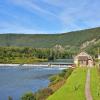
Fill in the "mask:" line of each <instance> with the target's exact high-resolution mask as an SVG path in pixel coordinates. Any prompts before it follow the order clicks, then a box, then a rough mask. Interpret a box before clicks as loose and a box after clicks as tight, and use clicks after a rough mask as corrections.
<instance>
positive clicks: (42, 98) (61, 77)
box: [21, 68, 73, 100]
mask: <svg viewBox="0 0 100 100" xmlns="http://www.w3.org/2000/svg"><path fill="white" fill-rule="evenodd" d="M72 71H73V69H72V68H69V69H64V70H62V71H61V72H60V73H59V74H56V75H53V76H50V77H49V80H50V83H49V85H48V87H47V88H43V89H40V90H38V91H37V92H35V93H32V92H28V93H26V94H24V95H23V96H22V97H21V100H27V98H28V99H29V98H32V99H33V100H46V99H47V98H48V97H49V96H50V95H52V94H53V93H55V91H57V90H58V89H59V88H61V87H62V86H63V85H64V84H65V80H67V78H68V77H69V76H70V75H71V73H72Z"/></svg>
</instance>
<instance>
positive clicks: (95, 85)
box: [90, 68, 100, 100]
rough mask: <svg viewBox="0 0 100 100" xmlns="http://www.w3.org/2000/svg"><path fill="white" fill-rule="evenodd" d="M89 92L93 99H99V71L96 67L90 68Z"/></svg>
mask: <svg viewBox="0 0 100 100" xmlns="http://www.w3.org/2000/svg"><path fill="white" fill-rule="evenodd" d="M90 86H91V93H92V96H93V100H100V72H98V69H97V68H93V69H91V85H90Z"/></svg>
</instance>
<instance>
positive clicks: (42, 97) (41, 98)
mask: <svg viewBox="0 0 100 100" xmlns="http://www.w3.org/2000/svg"><path fill="white" fill-rule="evenodd" d="M51 94H53V91H52V89H50V88H44V89H41V90H38V91H37V92H36V93H35V96H36V100H46V98H47V97H48V96H50V95H51Z"/></svg>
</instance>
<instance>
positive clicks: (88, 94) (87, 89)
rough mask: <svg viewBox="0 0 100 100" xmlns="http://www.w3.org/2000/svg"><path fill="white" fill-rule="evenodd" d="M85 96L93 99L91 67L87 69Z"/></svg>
mask: <svg viewBox="0 0 100 100" xmlns="http://www.w3.org/2000/svg"><path fill="white" fill-rule="evenodd" d="M85 96H86V100H93V98H92V95H91V91H90V69H88V71H87V77H86V84H85Z"/></svg>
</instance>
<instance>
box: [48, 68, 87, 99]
mask: <svg viewBox="0 0 100 100" xmlns="http://www.w3.org/2000/svg"><path fill="white" fill-rule="evenodd" d="M86 72H87V70H86V68H76V69H75V70H74V71H73V72H72V74H71V76H70V77H69V78H68V79H67V80H66V83H65V84H64V86H62V87H61V88H60V89H59V90H58V91H56V92H55V93H54V94H53V95H51V96H50V97H49V98H48V99H47V100H67V99H68V98H70V100H73V99H74V100H85V93H84V91H85V81H86Z"/></svg>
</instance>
